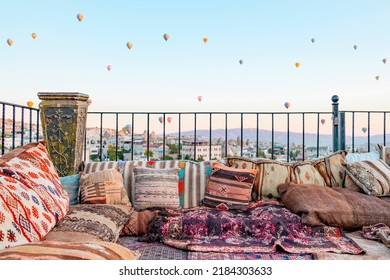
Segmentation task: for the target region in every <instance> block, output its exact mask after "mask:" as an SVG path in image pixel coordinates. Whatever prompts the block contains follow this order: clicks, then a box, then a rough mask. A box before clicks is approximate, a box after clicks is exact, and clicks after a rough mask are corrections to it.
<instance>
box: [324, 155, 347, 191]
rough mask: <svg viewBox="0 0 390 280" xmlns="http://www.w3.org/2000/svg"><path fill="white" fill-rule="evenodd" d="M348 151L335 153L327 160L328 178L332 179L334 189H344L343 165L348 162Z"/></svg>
mask: <svg viewBox="0 0 390 280" xmlns="http://www.w3.org/2000/svg"><path fill="white" fill-rule="evenodd" d="M346 154H347V152H346V151H338V152H335V153H333V154H331V155H329V156H327V157H326V158H325V161H326V168H327V171H328V176H329V178H330V179H331V184H332V188H334V187H340V188H341V187H342V186H343V181H344V175H345V169H344V167H343V164H344V163H345V162H346V159H345V158H346Z"/></svg>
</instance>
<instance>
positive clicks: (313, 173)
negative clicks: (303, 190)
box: [294, 161, 328, 187]
mask: <svg viewBox="0 0 390 280" xmlns="http://www.w3.org/2000/svg"><path fill="white" fill-rule="evenodd" d="M294 181H295V182H296V183H298V184H316V185H320V186H323V187H328V185H327V183H326V181H325V179H324V178H323V177H322V176H321V173H320V172H319V171H318V169H316V166H315V165H314V163H313V162H310V161H307V162H298V163H296V164H294Z"/></svg>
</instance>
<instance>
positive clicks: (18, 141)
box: [0, 102, 42, 155]
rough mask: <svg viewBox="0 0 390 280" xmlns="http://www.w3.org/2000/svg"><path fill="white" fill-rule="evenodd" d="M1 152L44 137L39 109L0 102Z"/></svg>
mask: <svg viewBox="0 0 390 280" xmlns="http://www.w3.org/2000/svg"><path fill="white" fill-rule="evenodd" d="M0 110H1V120H0V136H1V141H0V145H1V154H2V155H3V154H4V153H5V152H6V151H9V150H13V149H15V148H16V147H18V146H23V145H24V144H27V143H30V142H35V141H39V140H41V139H42V137H41V135H42V133H40V125H39V109H36V108H32V107H28V106H23V105H17V104H12V103H7V102H0Z"/></svg>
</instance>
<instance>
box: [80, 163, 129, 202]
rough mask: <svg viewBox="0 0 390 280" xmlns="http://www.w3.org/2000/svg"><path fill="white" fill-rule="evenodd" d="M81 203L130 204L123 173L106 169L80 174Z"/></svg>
mask: <svg viewBox="0 0 390 280" xmlns="http://www.w3.org/2000/svg"><path fill="white" fill-rule="evenodd" d="M80 198H81V203H91V204H121V205H130V201H129V198H128V196H127V194H126V190H125V188H124V185H123V178H122V175H121V174H120V173H119V171H118V170H116V169H105V170H101V171H97V172H93V173H89V174H82V175H81V176H80Z"/></svg>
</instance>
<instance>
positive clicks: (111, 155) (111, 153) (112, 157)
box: [107, 145, 124, 160]
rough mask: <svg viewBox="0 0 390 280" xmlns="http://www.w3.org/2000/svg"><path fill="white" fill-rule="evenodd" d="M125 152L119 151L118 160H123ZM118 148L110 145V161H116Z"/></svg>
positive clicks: (108, 152) (108, 154) (108, 153)
mask: <svg viewBox="0 0 390 280" xmlns="http://www.w3.org/2000/svg"><path fill="white" fill-rule="evenodd" d="M123 153H124V150H122V149H118V159H119V160H123ZM115 154H116V147H115V146H113V145H109V146H108V149H107V156H108V158H109V159H110V160H115Z"/></svg>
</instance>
